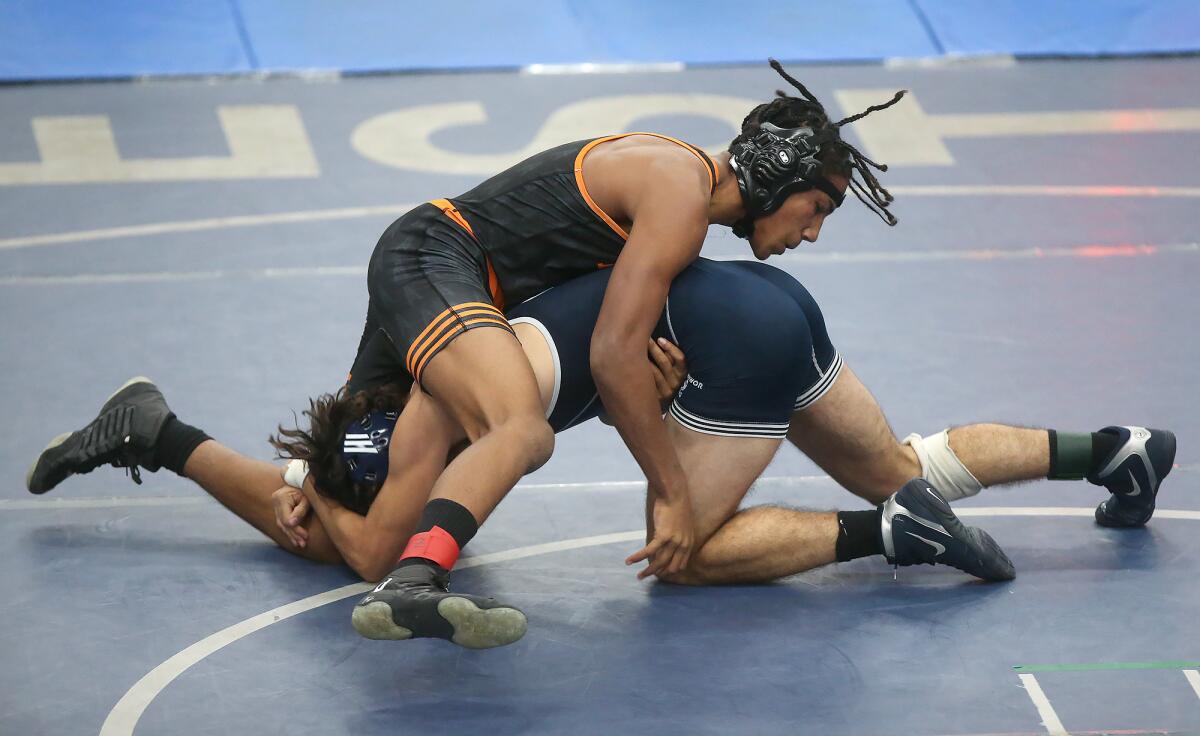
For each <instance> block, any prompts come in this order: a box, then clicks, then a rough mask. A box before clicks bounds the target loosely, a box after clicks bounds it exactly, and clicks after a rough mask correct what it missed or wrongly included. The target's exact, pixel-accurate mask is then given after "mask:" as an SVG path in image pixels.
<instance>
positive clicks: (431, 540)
mask: <svg viewBox="0 0 1200 736" xmlns="http://www.w3.org/2000/svg"><path fill="white" fill-rule="evenodd" d="M461 551H462V550H460V549H459V547H458V542H456V541H454V537H453V536H452V535H451V534H450V532H448V531H446V530H445V529H443V528H441V527H440V526H435V527H434V528H432V529H430V530H429V531H427V532H421V533H420V534H414V535H412V538H411V539H409V540H408V546H406V547H405V548H404V554H402V555H400V559H402V560H406V559H408V558H410V557H420V558H422V559H425V560H429V561H430V562H432V563H434V564H436V565H440V566H441V567H442V568H443V569H446V570H452V569H454V563H455V562H458V554H459V552H461Z"/></svg>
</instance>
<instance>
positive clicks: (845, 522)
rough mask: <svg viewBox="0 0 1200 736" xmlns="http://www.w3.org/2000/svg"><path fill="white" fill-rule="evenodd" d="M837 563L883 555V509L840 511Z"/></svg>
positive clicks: (838, 517)
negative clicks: (881, 529)
mask: <svg viewBox="0 0 1200 736" xmlns="http://www.w3.org/2000/svg"><path fill="white" fill-rule="evenodd" d="M837 520H838V538H837V561H838V562H849V561H850V560H857V559H858V558H859V557H870V556H872V555H881V554H883V537H881V536H880V528H881V527H882V524H883V507H882V506H880V507H879V508H877V509H871V510H870V511H839V512H838V515H837Z"/></svg>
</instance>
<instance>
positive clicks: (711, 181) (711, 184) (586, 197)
mask: <svg viewBox="0 0 1200 736" xmlns="http://www.w3.org/2000/svg"><path fill="white" fill-rule="evenodd" d="M631 135H649V136H653V137H655V138H661V139H662V140H664V141H670V142H671V143H674V144H675V145H677V146H683V147H684V148H686V149H687V150H689V151H691V152H692V154H693V155H695V157H696V158H698V159H700V161H701V162H702V163H703V164H704V166H705V168H707V169H708V189H709V192H713V191H715V190H716V188H717V182H718V181H719V180H720V176H721V175H720V172H719V171H718V169H717V165H716V164H715V163H713V160H712V158H711V157H710V156H709V155H708V154H707V153H705V152H704V151H701V150H700V149H699V148H696V147H695V146H693V145H692V144H690V143H685V142H684V141H681V140H679V139H678V138H672V137H671V136H668V135H662V134H660V133H620V134H618V135H609V136H605V137H603V138H597V139H596V140H594V141H592V142H590V143H588V144H587V145H586V146H584V147H583V148H582V149H580V151H579V154H578V155H576V156H575V185H576V186H577V187H579V193H580V194H581V195H583V201H584V202H587V205H588V207H590V208H591V210H592V212H594V213H595V214H596V216H597V217H599V218H600V219H601V220H603V221H604V222H605V224H607V225H608V226H609V227H610V228H612V231H613V232H615V233H616V234H617V235H620V236H621V238H622V239H623V240H628V239H629V233H627V232H625V229H624V228H622V227H621V226H620V225H618V224H617V223H616V221H614V220H613V219H612V218H611V217H609V216H608V213H607V212H605V211H604V210H603V209H601V208H600V206H599V205H597V204H596V203H595V201H593V200H592V196H591V195H590V194H588V190H587V184H586V183H585V182H584V181H583V160H584V159H585V158H587V155H588V153H590V152H591V150H592V149H593V148H595V147H596V146H598V145H600V144H601V143H607V142H609V141H615V140H619V139H621V138H628V137H629V136H631Z"/></svg>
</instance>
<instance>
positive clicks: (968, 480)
mask: <svg viewBox="0 0 1200 736" xmlns="http://www.w3.org/2000/svg"><path fill="white" fill-rule="evenodd" d="M904 444H906V445H911V446H912V448H913V449H914V450H916V452H917V458H918V459H919V460H920V461H921V477H922V478H924V479H925V480H927V481H929V482H930V483H931V484H932V485H933V487H934V488H936V489H938V491H939V492H941V494H942V496H944V497H945V498H946V500H947V501H957V500H958V499H960V498H966V497H968V496H974V495H975V494H976V493H979V492H980V491H981V490H983V485H982V484H981V483H980V482H979V481H978V480H976V479H975V476H973V475H971V471H969V470H967V468H966V466H965V465H963V464H962V461H961V460H959V459H958V455H955V454H954V450H951V449H950V430H948V429H944V430H942V431H941V432H938V433H937V434H931V435H929V436H928V437H922V436H921V435H919V434H910V435H909V436H907V437H905V438H904Z"/></svg>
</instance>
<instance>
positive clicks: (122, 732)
mask: <svg viewBox="0 0 1200 736" xmlns="http://www.w3.org/2000/svg"><path fill="white" fill-rule="evenodd" d="M795 477H798V478H806V477H814V478H819V477H820V476H795ZM546 485H547V486H553V485H556V484H546ZM1013 511H1019V512H1023V513H1020V514H1015V513H1012V512H1013ZM958 513H959V515H960V516H1017V515H1021V516H1090V515H1091V514H1092V513H1093V512H1092V509H1090V508H1086V509H1080V508H1071V507H1053V506H1046V507H1016V508H1013V509H1005V508H986V507H980V508H973V509H962V510H960V511H959V512H958ZM1155 515H1156V516H1158V517H1159V518H1167V519H1195V520H1200V511H1174V510H1170V509H1159V510H1158V511H1156V512H1155ZM644 535H645V530H635V531H628V532H616V533H614V534H601V535H597V536H594V537H580V538H578V539H565V540H563V541H560V542H549V543H547V544H535V545H531V546H529V547H518V548H516V549H510V550H507V551H504V552H494V553H492V554H486V555H479V556H478V557H468V558H466V559H463V560H459V562H458V566H457V567H456V568H455V569H463V568H467V567H479V566H480V565H489V564H492V563H495V562H509V561H511V560H520V559H524V558H526V557H533V556H535V555H544V554H551V553H554V552H564V551H567V550H573V549H583V548H585V547H599V546H601V545H605V544H615V543H617V542H632V541H637V540H641V539H642V538H643V536H644ZM370 588H371V585H370V584H369V583H354V584H353V585H345V586H342V587H340V588H334V589H333V590H329V591H326V592H324V593H318V594H317V595H313V596H309V597H308V598H304V599H302V600H299V601H296V602H294V603H288V604H286V605H283V606H280V607H278V608H273V609H271V610H270V611H267V612H266V613H260V614H258V615H257V616H253V617H251V618H248V619H246V620H245V621H241V622H239V623H236V624H234V625H232V626H229V627H227V628H224V629H222V630H220V631H218V632H217V633H215V634H211V635H209V636H207V637H205V638H204V639H201V640H200V641H198V642H196V643H195V644H193V645H191V646H190V647H188V648H187V649H184V650H183V651H181V652H179V653H178V654H175V655H174V656H172V657H171V658H169V659H167V660H166V661H165V662H163V663H162V664H160V665H158V666H157V667H155V668H154V669H152V670H151V671H150V672H148V673H147V674H146V675H145V676H144V677H142V679H140V680H138V681H137V682H136V683H134V685H133V687H131V688H130V689H129V690H128V692H126V693H125V695H124V696H122V698H121V699H120V700H119V701H117V704H116V705H115V706H113V709H112V710H111V711H109V714H108V717H107V718H105V719H104V725H103V727H101V729H100V736H131V735H132V734H133V729H134V727H136V726H137V722H138V719H140V718H141V717H142V713H144V712H145V710H146V708H147V707H148V706H149V705H150V703H151V701H153V700H154V698H155V697H157V696H158V694H159V693H161V692H162V691H163V690H164V689H166V687H167V685H169V684H171V682H172V681H174V680H175V678H177V677H179V676H180V675H181V674H183V673H184V672H185V671H187V669H188V668H189V667H191V666H192V665H194V664H196V663H197V662H199V661H201V660H202V659H204V658H205V657H207V656H208V655H210V654H212V653H214V652H216V651H218V650H219V649H221V648H222V647H225V646H228V645H230V644H232V643H234V642H235V641H238V640H239V639H242V638H244V637H246V636H249V635H250V634H253V633H254V632H255V631H258V630H260V629H264V628H266V627H267V626H270V625H271V624H273V623H277V622H279V621H283V620H284V619H287V618H290V617H292V616H295V615H297V614H300V613H304V612H305V611H311V610H312V609H314V608H319V607H321V606H323V605H325V604H327V603H334V602H336V601H340V600H342V599H344V598H349V597H350V596H353V595H358V594H360V593H365V592H366V591H367V590H370ZM1020 677H1021V679H1022V680H1025V678H1027V677H1028V678H1029V679H1030V680H1031V681H1032V683H1033V687H1034V688H1035V689H1036V692H1037V693H1038V694H1040V695H1041V697H1042V699H1043V700H1045V697H1046V696H1045V694H1044V693H1042V690H1041V688H1040V687H1038V685H1037V680H1035V679H1034V678H1033V675H1020ZM1190 679H1191V678H1189V681H1190ZM1026 690H1027V691H1028V692H1029V693H1030V695H1029V697H1030V698H1033V700H1034V704H1035V705H1036V704H1037V702H1038V701H1037V699H1036V698H1034V692H1033V690H1030V688H1029V687H1028V685H1027V686H1026ZM1045 702H1046V706H1047V708H1049V706H1050V702H1049V701H1048V700H1047V701H1045ZM1038 712H1039V713H1040V712H1041V706H1040V705H1039V706H1038ZM1049 713H1050V716H1051V717H1052V718H1053V723H1054V724H1056V725H1057V727H1058V729H1059V730H1058V731H1055V730H1053V729H1051V728H1050V726H1051V721H1049V720H1047V721H1046V726H1047V730H1049V732H1050V733H1051V734H1055V735H1056V736H1057V735H1058V734H1063V735H1066V733H1067V732H1066V731H1065V730H1063V728H1062V723H1061V722H1059V721H1058V717H1057V716H1056V715H1055V714H1054V711H1053V709H1050V711H1049ZM1042 717H1043V719H1045V718H1046V715H1045V714H1044V713H1043V714H1042Z"/></svg>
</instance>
